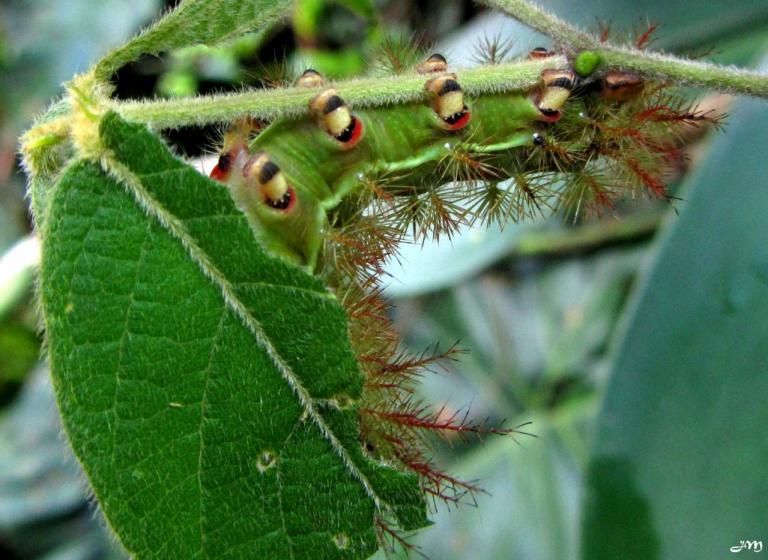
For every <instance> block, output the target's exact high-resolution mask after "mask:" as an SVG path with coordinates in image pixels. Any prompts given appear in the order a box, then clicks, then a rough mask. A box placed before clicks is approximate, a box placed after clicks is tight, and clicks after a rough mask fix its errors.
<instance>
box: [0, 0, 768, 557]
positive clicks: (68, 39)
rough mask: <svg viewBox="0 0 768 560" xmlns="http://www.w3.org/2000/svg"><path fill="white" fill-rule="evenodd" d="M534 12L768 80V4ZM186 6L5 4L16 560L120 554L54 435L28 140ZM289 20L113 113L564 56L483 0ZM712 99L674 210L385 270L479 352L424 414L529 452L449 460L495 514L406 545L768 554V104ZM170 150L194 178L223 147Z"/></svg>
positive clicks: (7, 382) (3, 198) (542, 552)
mask: <svg viewBox="0 0 768 560" xmlns="http://www.w3.org/2000/svg"><path fill="white" fill-rule="evenodd" d="M541 4H542V5H544V6H546V7H548V8H550V9H551V10H553V11H555V12H556V13H557V14H558V15H560V16H562V17H563V18H565V19H567V20H570V21H572V22H574V23H578V24H581V25H583V26H586V27H591V28H592V29H596V28H597V27H598V26H600V25H606V24H610V28H611V30H612V33H613V35H614V36H616V37H623V36H632V34H636V33H637V32H639V31H642V30H644V29H645V28H646V27H647V26H648V22H649V21H651V22H655V23H659V24H660V28H659V31H658V33H657V34H656V36H657V40H656V42H655V43H654V44H653V46H654V47H656V48H664V49H668V50H672V51H675V52H678V53H683V54H692V55H695V56H702V57H705V58H708V59H713V60H716V61H718V62H723V63H734V64H739V65H745V66H758V65H760V64H761V62H760V61H761V60H763V63H762V66H763V68H765V67H766V66H768V65H766V64H765V59H764V58H762V57H763V56H764V55H765V53H766V52H768V3H766V2H765V0H741V1H740V2H732V1H728V0H708V1H706V0H702V1H699V2H691V1H690V0H663V1H662V0H641V1H638V0H582V1H580V2H571V1H569V0H547V1H544V0H542V1H541ZM172 5H173V2H168V3H165V4H164V3H163V2H161V1H160V0H133V1H131V2H128V1H127V0H104V1H103V2H99V3H98V4H94V3H93V2H88V1H86V0H70V1H68V2H65V3H62V2H55V1H54V0H38V1H36V2H29V1H23V0H6V1H5V2H4V3H3V4H2V5H1V6H0V70H1V72H0V254H2V255H3V256H2V261H0V557H2V558H10V559H15V558H46V559H53V558H55V559H62V560H63V559H67V560H70V559H71V560H78V559H97V558H120V557H122V553H121V551H120V550H119V547H118V546H117V545H115V544H114V543H113V541H112V540H111V538H110V537H109V536H108V535H107V532H106V530H105V529H104V527H103V522H102V521H101V520H100V518H99V516H98V515H97V514H95V513H94V511H93V508H92V506H91V505H90V504H89V501H88V499H87V498H86V495H87V490H86V486H85V484H84V483H83V478H82V475H81V474H80V472H79V469H78V467H77V465H76V463H75V461H74V459H73V458H72V457H71V454H70V452H69V451H68V449H67V447H66V444H65V442H64V441H63V440H62V437H61V436H60V428H59V424H58V419H57V414H56V411H55V405H54V402H53V397H52V392H51V388H50V385H49V381H48V374H47V370H46V366H45V363H44V362H41V361H40V346H41V337H40V335H39V330H38V322H39V319H38V317H37V314H36V309H35V305H34V301H33V289H32V284H33V281H32V278H33V274H32V266H33V263H34V261H35V258H36V251H37V248H36V245H35V243H34V240H33V238H31V237H30V232H31V224H30V220H29V214H28V212H27V209H26V200H25V199H24V180H23V176H22V172H21V171H20V169H19V161H18V157H17V154H16V150H17V145H16V141H17V140H16V139H17V137H18V136H19V134H20V133H21V132H22V131H23V129H24V128H25V127H27V126H29V123H30V122H31V119H32V118H33V116H34V115H35V114H37V113H39V112H40V111H41V110H42V109H44V107H45V106H46V105H47V103H48V102H49V100H50V99H51V98H53V97H55V96H56V95H58V94H59V93H60V83H61V82H62V81H63V80H66V79H68V78H69V77H71V76H72V75H73V74H74V73H76V72H78V71H82V70H84V69H86V68H87V67H88V66H89V64H90V63H91V62H93V61H94V59H95V58H96V57H97V56H98V54H99V53H102V52H104V50H105V49H107V48H108V47H110V46H113V45H115V44H117V43H119V42H121V41H122V40H123V39H125V38H127V37H128V36H129V35H130V34H132V33H133V32H134V31H135V30H136V29H138V28H140V27H141V26H143V25H146V24H147V23H148V22H150V21H151V20H152V18H153V17H155V16H156V14H158V13H160V11H162V10H163V9H166V8H168V7H171V6H172ZM598 20H599V21H598ZM292 21H293V24H292V25H290V24H288V23H287V24H286V25H284V26H282V27H280V28H277V29H273V30H270V31H269V33H267V34H265V35H263V36H255V35H254V36H246V37H243V38H240V39H238V40H236V41H234V42H232V43H229V44H227V45H223V46H219V47H216V48H208V47H202V46H198V47H192V48H187V49H182V50H180V51H177V52H172V53H166V54H165V55H163V56H161V57H146V58H143V59H141V60H139V61H137V62H136V63H133V64H130V65H128V66H127V67H125V68H123V69H121V70H120V71H119V72H118V73H117V75H116V76H115V82H116V95H118V96H120V97H123V98H136V97H147V96H153V95H159V96H174V95H190V94H194V93H208V92H213V91H226V90H232V89H237V88H241V87H243V85H246V86H249V87H265V86H270V85H274V84H279V83H282V81H283V80H284V76H285V75H286V73H287V74H288V75H290V74H292V73H295V72H296V71H297V70H301V69H303V68H305V67H307V66H312V67H315V68H317V69H319V70H321V71H322V72H324V73H325V74H328V75H330V76H335V77H347V76H353V75H356V74H360V73H363V72H382V71H385V70H386V66H387V64H385V62H383V61H385V60H386V57H382V56H381V53H382V52H386V51H387V50H390V51H393V50H398V49H400V50H402V49H409V48H410V47H408V46H407V41H408V40H410V41H416V42H417V43H418V44H419V45H421V46H423V47H428V46H434V47H435V48H436V50H438V51H440V52H443V53H444V54H446V55H447V56H448V59H449V61H450V62H451V63H454V64H457V65H460V66H467V65H470V64H473V58H475V57H476V46H477V45H478V43H479V42H480V41H481V40H482V39H483V38H484V37H493V36H499V37H501V38H503V39H509V40H511V41H512V42H513V52H514V53H516V54H522V53H525V52H527V51H528V50H529V49H531V48H533V47H536V46H539V45H542V46H548V45H549V41H548V40H547V39H545V38H542V37H540V36H538V35H536V34H535V33H533V32H530V31H528V30H527V29H525V28H523V27H521V26H520V25H518V24H517V23H515V22H513V21H511V20H509V19H507V18H504V17H502V16H500V15H498V14H494V13H491V12H488V11H485V10H481V9H478V8H477V7H474V6H473V5H472V4H471V3H470V2H469V1H467V0H420V1H409V0H375V1H371V0H336V1H331V0H297V1H296V3H295V8H294V14H293V18H292ZM404 45H406V46H404ZM286 69H287V72H286ZM699 93H700V98H701V99H702V103H703V104H706V106H711V107H715V108H717V109H718V110H720V111H729V112H730V113H731V117H730V118H729V119H728V120H729V123H728V125H727V130H726V132H725V133H721V134H719V135H714V137H713V135H712V134H711V133H710V134H706V133H705V134H698V135H691V137H690V138H688V139H687V141H688V145H687V146H686V152H687V154H688V156H689V160H688V162H687V163H686V164H685V165H681V166H680V168H679V169H677V170H676V172H675V174H674V176H673V177H672V178H671V180H672V185H671V189H672V192H673V193H674V194H675V195H676V196H677V197H679V198H680V201H678V202H676V203H674V204H672V205H668V204H664V203H659V202H656V201H632V202H631V203H628V204H626V205H624V206H622V207H621V208H618V209H617V212H616V215H611V216H602V217H601V218H600V219H597V218H595V217H584V218H582V219H580V220H578V221H576V222H573V223H572V222H568V223H564V222H563V221H562V219H561V218H560V217H557V216H555V217H549V218H541V219H539V220H535V221H532V222H526V223H522V224H509V225H507V226H506V227H505V228H503V229H500V228H498V227H495V226H494V227H489V228H479V229H478V228H476V229H465V230H463V231H462V232H461V234H460V235H459V236H457V237H456V238H455V239H453V241H452V242H450V243H449V242H447V241H444V242H443V243H442V244H440V245H436V244H433V243H425V244H424V245H423V246H422V245H421V244H413V245H409V246H406V247H404V249H403V254H402V258H401V260H400V261H399V262H393V263H391V267H390V271H389V272H390V274H391V277H389V278H388V279H387V292H388V294H389V295H390V296H391V297H392V298H393V300H394V308H393V311H392V313H393V318H394V320H395V323H396V325H397V326H398V328H399V329H400V331H401V332H402V334H403V337H404V341H405V344H406V345H408V346H409V347H411V348H412V349H414V350H417V351H418V350H422V349H424V348H425V347H428V346H430V345H432V344H434V343H435V342H438V343H439V344H440V346H441V347H447V346H450V345H452V344H453V343H455V342H456V341H459V344H460V346H461V347H462V348H464V349H466V350H467V352H466V353H464V354H462V355H461V357H460V359H459V360H458V361H455V362H449V363H447V364H445V369H444V370H443V371H439V372H437V373H436V374H434V375H426V376H425V377H424V382H423V384H422V386H421V392H422V396H423V398H424V399H425V400H427V401H429V402H431V403H434V404H435V405H437V406H442V405H443V404H445V406H446V410H447V411H448V412H451V411H455V410H460V411H466V410H468V411H469V414H470V415H471V416H472V417H475V418H478V419H483V418H488V419H489V422H499V421H501V420H506V422H507V425H517V424H519V423H522V422H529V421H531V422H533V424H532V425H531V426H529V427H528V428H527V429H528V430H529V431H531V432H533V433H534V434H535V435H536V436H537V438H536V439H534V438H528V437H522V438H517V440H516V441H515V440H513V439H512V438H502V439H488V440H487V441H485V442H483V443H478V442H466V441H462V440H447V441H441V442H436V443H435V456H436V459H437V460H438V461H439V462H440V464H441V465H443V466H444V467H445V468H447V469H448V470H449V471H451V472H453V473H456V474H458V475H460V476H461V477H464V478H465V479H471V480H474V479H477V480H479V481H480V484H481V486H482V487H483V488H484V489H485V490H486V491H487V493H482V494H479V495H478V496H477V505H478V507H477V508H474V507H460V508H458V509H453V508H451V509H450V511H449V510H448V508H446V507H445V506H444V505H442V504H437V505H436V509H437V512H436V514H435V515H434V518H435V521H436V525H435V526H434V527H433V528H431V529H429V530H427V531H424V532H423V533H422V534H420V535H417V536H416V537H415V538H414V539H413V542H414V543H415V544H417V545H419V546H421V547H422V548H423V550H424V551H425V552H426V553H427V554H428V555H429V556H430V557H431V558H435V559H437V558H440V559H454V558H455V559H459V558H483V559H497V558H498V559H508V558H520V559H526V560H527V559H532V560H549V559H552V560H555V559H557V560H561V559H566V560H567V559H576V558H585V559H592V558H611V559H615V558H630V559H634V558H637V559H641V558H642V559H655V558H659V559H662V558H664V559H687V558H697V559H698V558H723V557H725V556H726V555H727V554H728V548H729V547H730V546H734V545H738V544H739V541H740V540H747V539H756V540H761V539H762V540H763V541H764V542H765V544H768V477H766V476H765V472H766V468H767V467H768V436H766V434H765V429H764V428H765V425H766V420H768V413H767V412H766V411H768V407H766V404H765V403H766V401H768V248H767V247H768V245H767V244H766V242H765V240H766V236H767V235H768V184H767V183H768V182H767V181H766V173H765V158H764V156H763V154H764V153H765V150H766V146H767V145H768V132H766V131H768V103H765V102H763V101H755V100H749V101H748V100H743V99H736V100H732V99H729V98H726V97H723V96H716V95H711V94H703V93H701V92H699ZM702 95H706V96H705V97H701V96H702ZM168 140H169V142H171V143H172V144H173V145H174V146H175V147H176V149H177V150H178V152H179V153H180V154H183V155H185V156H187V157H189V158H197V157H200V156H201V155H203V154H205V153H206V152H208V153H209V152H210V151H211V149H212V146H214V145H215V131H214V130H212V129H195V128H189V129H183V130H180V131H176V132H174V133H173V134H168ZM198 165H199V164H198Z"/></svg>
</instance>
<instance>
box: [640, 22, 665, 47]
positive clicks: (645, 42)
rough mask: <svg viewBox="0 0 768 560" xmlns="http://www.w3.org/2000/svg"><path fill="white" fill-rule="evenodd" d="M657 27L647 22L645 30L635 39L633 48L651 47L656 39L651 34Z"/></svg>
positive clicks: (655, 24) (657, 25)
mask: <svg viewBox="0 0 768 560" xmlns="http://www.w3.org/2000/svg"><path fill="white" fill-rule="evenodd" d="M658 27H659V24H658V23H651V22H648V23H647V24H646V29H645V30H644V31H643V32H642V33H640V34H639V35H638V36H637V39H635V48H637V49H645V48H648V47H649V46H650V45H651V43H653V42H654V41H655V40H656V38H655V37H653V34H654V32H655V31H656V30H657V29H658Z"/></svg>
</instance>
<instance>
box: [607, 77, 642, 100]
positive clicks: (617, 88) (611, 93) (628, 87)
mask: <svg viewBox="0 0 768 560" xmlns="http://www.w3.org/2000/svg"><path fill="white" fill-rule="evenodd" d="M643 85H644V84H643V81H642V80H641V79H640V76H638V75H637V74H633V73H632V72H622V71H621V70H611V71H610V72H607V73H606V74H605V76H603V79H602V81H601V89H600V94H601V95H602V96H603V98H605V99H609V100H611V101H626V100H627V99H629V98H631V97H632V96H634V95H636V94H637V93H639V92H640V90H641V89H643Z"/></svg>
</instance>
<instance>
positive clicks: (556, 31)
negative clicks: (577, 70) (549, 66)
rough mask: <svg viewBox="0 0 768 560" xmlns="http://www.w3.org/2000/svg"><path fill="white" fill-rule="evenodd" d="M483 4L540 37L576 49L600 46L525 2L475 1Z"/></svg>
mask: <svg viewBox="0 0 768 560" xmlns="http://www.w3.org/2000/svg"><path fill="white" fill-rule="evenodd" d="M477 2H478V3H479V4H484V5H486V6H488V7H490V8H494V9H496V10H499V11H500V12H503V13H505V14H507V15H508V16H510V17H512V18H515V19H516V20H517V21H519V22H520V23H523V24H525V25H526V26H527V27H530V28H531V29H533V30H535V31H538V32H539V33H541V34H542V35H546V36H547V37H551V38H552V39H554V40H555V41H557V42H559V43H563V44H565V45H568V46H571V47H573V48H576V49H587V48H596V47H599V46H600V41H599V40H598V39H597V37H594V36H593V35H590V34H589V33H586V32H584V31H582V30H581V29H579V28H578V27H575V26H573V25H571V24H570V23H566V22H564V21H563V20H561V19H559V18H558V17H556V16H555V15H554V14H551V13H550V12H547V11H546V10H543V9H541V8H539V7H538V6H537V5H535V4H533V3H531V2H528V1H527V0H477Z"/></svg>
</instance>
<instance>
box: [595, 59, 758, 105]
mask: <svg viewBox="0 0 768 560" xmlns="http://www.w3.org/2000/svg"><path fill="white" fill-rule="evenodd" d="M598 52H599V53H600V57H601V59H602V61H603V62H602V64H603V65H604V67H605V68H614V69H621V70H631V71H633V72H635V73H637V74H639V75H641V76H643V77H646V78H652V79H654V80H659V81H666V82H672V83H674V84H676V85H681V86H694V87H704V88H708V89H714V90H717V91H721V92H728V93H736V94H742V95H752V96H755V97H762V98H764V99H768V74H766V73H759V72H750V71H748V70H742V69H741V68H736V67H735V66H720V65H717V64H709V63H706V62H698V61H694V60H686V59H681V58H677V57H675V56H671V55H666V54H660V53H648V52H642V51H638V50H635V49H625V48H619V47H612V48H605V49H600V50H599V51H598Z"/></svg>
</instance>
